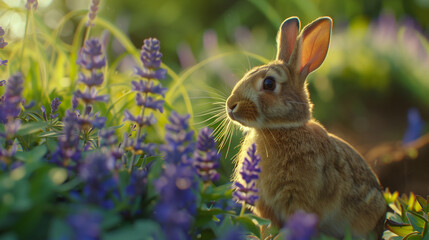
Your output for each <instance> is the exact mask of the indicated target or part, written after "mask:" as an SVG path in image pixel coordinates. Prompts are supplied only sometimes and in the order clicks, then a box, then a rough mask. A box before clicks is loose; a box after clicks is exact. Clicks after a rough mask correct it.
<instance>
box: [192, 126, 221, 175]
mask: <svg viewBox="0 0 429 240" xmlns="http://www.w3.org/2000/svg"><path fill="white" fill-rule="evenodd" d="M220 157H221V155H220V153H218V151H217V149H216V142H215V140H214V138H213V130H211V129H210V128H208V127H206V128H203V129H202V130H201V131H200V133H199V134H198V140H197V149H196V151H195V157H194V158H195V159H194V167H195V168H196V169H197V172H198V175H199V176H200V177H201V179H202V180H203V182H209V181H216V180H218V179H219V173H218V172H217V171H216V168H218V167H219V159H220Z"/></svg>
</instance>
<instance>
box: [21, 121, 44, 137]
mask: <svg viewBox="0 0 429 240" xmlns="http://www.w3.org/2000/svg"><path fill="white" fill-rule="evenodd" d="M47 126H48V123H46V122H30V123H23V124H22V125H21V127H20V128H19V129H18V132H17V133H16V135H18V136H25V135H29V134H33V133H36V132H39V131H42V128H44V127H47Z"/></svg>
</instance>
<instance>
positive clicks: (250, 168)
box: [232, 144, 261, 215]
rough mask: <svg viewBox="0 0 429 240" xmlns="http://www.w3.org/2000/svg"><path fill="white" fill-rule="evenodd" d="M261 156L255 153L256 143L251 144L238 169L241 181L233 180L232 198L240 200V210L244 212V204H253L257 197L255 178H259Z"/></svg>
mask: <svg viewBox="0 0 429 240" xmlns="http://www.w3.org/2000/svg"><path fill="white" fill-rule="evenodd" d="M260 161H261V157H260V156H259V155H258V154H256V145H255V144H252V146H250V148H249V149H248V150H247V157H246V158H244V162H243V165H242V166H241V169H240V175H241V178H242V180H243V181H242V182H234V186H235V191H234V193H233V194H232V196H233V198H234V200H236V201H237V202H241V203H242V204H243V208H242V211H241V214H240V215H242V214H243V213H244V209H245V205H246V204H248V205H252V206H253V205H254V204H255V201H256V200H257V199H258V198H259V197H258V189H257V188H256V180H257V179H258V178H259V173H260V172H261V168H260V167H259V162H260Z"/></svg>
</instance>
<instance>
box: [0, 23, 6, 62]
mask: <svg viewBox="0 0 429 240" xmlns="http://www.w3.org/2000/svg"><path fill="white" fill-rule="evenodd" d="M4 33H5V32H4V30H3V28H2V27H0V49H3V48H4V47H6V46H7V42H5V41H4V38H3V35H4ZM5 61H6V62H7V60H5ZM0 65H1V64H0Z"/></svg>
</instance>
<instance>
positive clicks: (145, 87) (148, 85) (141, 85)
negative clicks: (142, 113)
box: [131, 79, 167, 97]
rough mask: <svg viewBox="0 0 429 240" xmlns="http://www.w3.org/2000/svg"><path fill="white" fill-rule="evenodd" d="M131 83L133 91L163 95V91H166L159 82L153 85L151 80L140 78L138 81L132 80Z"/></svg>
mask: <svg viewBox="0 0 429 240" xmlns="http://www.w3.org/2000/svg"><path fill="white" fill-rule="evenodd" d="M131 84H132V86H131V89H132V90H133V91H138V92H141V93H153V94H158V95H161V96H162V97H165V93H166V92H167V88H163V87H162V85H161V84H158V85H154V82H153V81H147V80H145V81H143V80H142V79H140V81H138V82H137V81H132V82H131Z"/></svg>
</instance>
